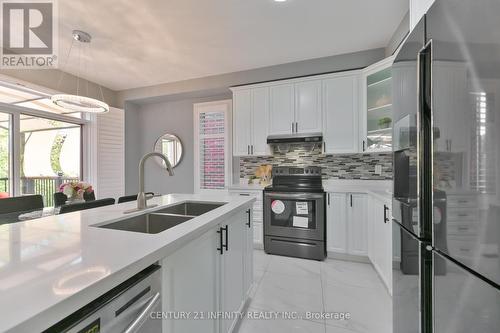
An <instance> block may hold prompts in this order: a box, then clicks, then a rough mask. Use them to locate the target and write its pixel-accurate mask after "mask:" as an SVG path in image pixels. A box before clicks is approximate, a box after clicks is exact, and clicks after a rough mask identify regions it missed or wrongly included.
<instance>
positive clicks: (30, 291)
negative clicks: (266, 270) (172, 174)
mask: <svg viewBox="0 0 500 333" xmlns="http://www.w3.org/2000/svg"><path fill="white" fill-rule="evenodd" d="M254 201H255V199H253V198H249V197H240V196H229V195H210V196H207V195H192V194H170V195H165V196H161V197H156V198H153V199H151V200H149V201H148V204H150V205H153V204H154V205H157V206H155V207H152V208H148V209H146V210H143V211H140V212H134V213H130V214H125V213H124V212H125V211H127V210H130V209H133V208H134V207H135V205H136V203H135V202H128V203H123V204H117V205H112V206H105V207H101V208H95V209H90V210H86V211H80V212H74V213H68V214H63V215H55V216H48V217H44V218H39V219H35V220H31V221H24V222H18V223H12V224H7V225H2V226H0V313H1V320H0V332H40V331H43V330H45V329H47V328H49V327H51V326H52V325H54V324H55V323H57V322H59V321H60V320H62V319H64V318H65V317H67V316H68V315H70V314H72V313H73V312H74V311H76V310H78V309H80V308H81V307H83V306H85V305H86V304H88V303H89V302H91V301H93V300H94V299H96V298H98V297H99V296H101V295H103V294H104V293H106V292H107V291H109V290H111V289H112V288H114V287H116V286H117V285H119V284H120V283H122V282H124V281H126V280H127V279H129V278H130V277H132V276H134V275H135V274H137V273H138V272H140V271H142V270H144V269H145V268H147V267H148V266H150V265H152V264H154V263H159V264H160V265H161V266H162V270H163V272H162V279H163V280H162V285H163V287H162V291H163V295H162V303H163V305H164V306H163V307H162V309H164V311H165V310H168V311H172V310H176V304H174V303H172V300H171V299H167V296H170V297H172V296H173V295H172V293H173V292H175V291H176V290H180V289H183V288H190V286H189V282H190V280H189V279H188V278H186V279H184V277H185V276H183V274H191V273H193V274H195V273H196V272H197V273H196V278H197V279H199V282H201V281H202V280H203V281H206V280H210V281H212V284H213V285H214V286H216V288H215V289H217V290H216V291H217V292H218V295H216V297H215V296H214V298H215V299H216V302H215V303H213V302H212V303H213V304H212V303H211V300H203V299H201V296H200V295H199V297H200V298H198V301H199V302H200V303H210V304H212V305H213V307H214V308H213V310H222V311H225V310H226V309H228V310H233V309H234V307H235V306H236V307H237V309H234V310H235V311H237V310H239V309H240V308H241V306H242V304H244V303H245V300H246V298H247V292H248V290H249V288H250V286H251V281H252V280H251V276H253V272H252V265H251V261H252V257H251V246H248V245H247V243H245V242H246V240H250V243H251V240H252V236H251V235H252V232H253V231H252V225H251V223H250V221H251V214H252V212H251V207H252V204H253V202H254ZM185 202H215V203H221V204H222V203H224V204H223V205H221V206H219V207H217V208H215V209H213V210H211V211H208V212H206V213H203V214H201V215H199V216H193V217H192V218H191V219H189V220H187V221H185V222H183V223H181V224H178V225H176V226H174V227H172V228H170V229H167V230H165V231H162V232H158V233H145V232H133V231H127V230H116V229H112V228H107V227H104V228H103V227H100V226H104V225H110V224H112V223H116V222H119V221H123V220H127V219H132V218H134V217H139V216H141V215H144V214H148V213H153V212H156V211H159V210H163V209H165V208H167V207H171V206H176V205H178V204H182V203H185ZM224 228H225V232H226V234H225V237H226V243H225V248H223V247H222V246H221V247H219V246H218V245H219V241H218V240H219V237H222V234H223V233H224V230H223V229H224ZM228 230H229V232H228ZM247 234H248V235H249V236H247ZM228 235H229V236H228ZM235 237H236V238H235ZM228 239H229V244H230V245H229V247H228V246H227V245H228V243H227V242H228ZM198 240H200V244H202V242H204V243H203V244H204V245H205V248H202V250H204V251H205V253H200V252H196V250H197V249H196V244H198ZM207 240H209V241H207ZM222 242H223V240H222V238H221V243H222ZM211 245H213V246H214V248H213V249H212V250H210V251H208V247H207V246H211ZM220 245H224V244H220ZM207 251H208V252H209V253H206V252H207ZM203 256H206V259H207V260H212V262H213V263H214V265H215V266H216V267H213V268H210V269H211V270H210V271H205V272H204V271H202V270H203V269H204V267H191V264H194V265H196V264H197V263H196V262H197V261H199V260H200V259H199V258H203ZM198 257H199V258H198ZM242 262H243V264H241V263H242ZM237 263H239V265H238V264H237ZM206 268H207V269H208V267H206ZM212 273H213V275H214V276H206V274H212ZM204 274H205V275H204ZM174 277H175V278H176V280H175V281H171V280H169V278H174ZM179 278H180V279H181V280H183V281H180V283H183V284H182V285H176V283H178V282H179ZM240 278H241V280H242V281H239V280H240ZM232 279H235V281H232ZM225 286H227V288H233V290H229V291H228V292H224V290H223V289H224V288H226V287H225ZM234 288H240V289H241V290H236V291H237V292H235V289H234ZM193 290H194V289H193ZM181 292H184V294H185V297H186V300H190V299H193V295H190V292H189V290H186V289H184V290H182V291H181ZM231 294H233V296H231ZM234 294H239V295H238V296H237V297H236V298H235V296H234ZM176 301H177V302H179V296H177V298H176ZM182 305H183V306H184V308H183V309H182V310H183V311H185V310H187V308H186V306H189V302H187V303H185V304H182ZM179 306H180V303H179ZM183 322H190V321H183ZM234 324H235V322H234V321H231V322H225V321H220V322H219V321H217V322H214V325H213V326H214V327H216V328H218V327H222V328H227V330H230V329H231V328H232V327H233V326H234ZM163 327H164V330H167V331H168V330H169V326H168V323H167V321H164V325H163ZM206 331H210V330H206Z"/></svg>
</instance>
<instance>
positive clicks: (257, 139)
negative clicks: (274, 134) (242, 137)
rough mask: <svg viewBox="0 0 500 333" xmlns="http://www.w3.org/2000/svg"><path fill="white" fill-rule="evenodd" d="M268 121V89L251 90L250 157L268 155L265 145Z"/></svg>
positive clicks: (268, 150)
mask: <svg viewBox="0 0 500 333" xmlns="http://www.w3.org/2000/svg"><path fill="white" fill-rule="evenodd" d="M268 119H269V88H267V87H262V88H255V89H252V130H251V135H252V142H251V145H252V147H251V153H252V155H259V156H262V155H270V154H271V152H270V149H269V146H268V144H267V135H268V131H269V130H268V124H269V122H268Z"/></svg>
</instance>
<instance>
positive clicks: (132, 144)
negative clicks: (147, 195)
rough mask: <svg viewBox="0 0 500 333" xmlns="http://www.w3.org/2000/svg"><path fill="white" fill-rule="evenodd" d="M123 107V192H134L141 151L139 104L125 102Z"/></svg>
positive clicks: (136, 186)
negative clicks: (124, 110)
mask: <svg viewBox="0 0 500 333" xmlns="http://www.w3.org/2000/svg"><path fill="white" fill-rule="evenodd" d="M125 109H126V110H127V111H126V112H125V193H126V194H134V193H137V192H138V191H139V190H138V189H139V178H138V173H137V168H138V166H139V159H140V153H141V135H140V132H139V129H141V117H140V116H139V106H138V105H136V104H132V103H126V104H125Z"/></svg>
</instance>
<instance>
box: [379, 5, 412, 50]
mask: <svg viewBox="0 0 500 333" xmlns="http://www.w3.org/2000/svg"><path fill="white" fill-rule="evenodd" d="M409 32H410V12H408V13H406V15H405V17H403V20H401V23H399V26H398V27H397V28H396V31H394V34H393V35H392V37H391V39H390V40H389V44H387V47H386V48H385V55H386V56H387V57H389V56H391V55H392V54H393V53H394V52H396V50H397V49H398V47H399V45H400V44H401V43H402V42H403V40H404V39H405V38H406V36H407V35H408V33H409Z"/></svg>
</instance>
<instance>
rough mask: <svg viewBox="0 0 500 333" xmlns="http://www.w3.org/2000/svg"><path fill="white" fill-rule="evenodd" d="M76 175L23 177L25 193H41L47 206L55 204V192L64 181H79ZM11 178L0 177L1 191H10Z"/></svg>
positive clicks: (22, 186)
mask: <svg viewBox="0 0 500 333" xmlns="http://www.w3.org/2000/svg"><path fill="white" fill-rule="evenodd" d="M78 180H79V178H75V177H21V191H22V193H23V194H41V195H42V196H43V201H44V204H45V207H48V206H54V193H55V192H57V191H59V186H61V184H64V183H69V182H72V181H78ZM9 181H10V179H9V178H0V192H9Z"/></svg>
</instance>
